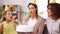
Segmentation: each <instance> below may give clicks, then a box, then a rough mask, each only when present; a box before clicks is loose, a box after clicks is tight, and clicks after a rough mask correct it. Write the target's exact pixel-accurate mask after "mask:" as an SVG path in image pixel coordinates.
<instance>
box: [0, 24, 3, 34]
mask: <svg viewBox="0 0 60 34" xmlns="http://www.w3.org/2000/svg"><path fill="white" fill-rule="evenodd" d="M2 32H3V25H2V23H0V34H2Z"/></svg>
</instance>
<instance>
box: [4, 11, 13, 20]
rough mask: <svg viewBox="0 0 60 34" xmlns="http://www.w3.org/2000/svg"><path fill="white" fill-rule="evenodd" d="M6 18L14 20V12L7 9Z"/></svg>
mask: <svg viewBox="0 0 60 34" xmlns="http://www.w3.org/2000/svg"><path fill="white" fill-rule="evenodd" d="M5 18H6V19H8V20H12V12H11V11H7V12H6V15H5Z"/></svg>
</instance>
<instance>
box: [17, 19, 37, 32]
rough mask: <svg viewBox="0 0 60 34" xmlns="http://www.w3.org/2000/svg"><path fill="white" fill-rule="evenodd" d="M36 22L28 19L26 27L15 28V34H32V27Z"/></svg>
mask: <svg viewBox="0 0 60 34" xmlns="http://www.w3.org/2000/svg"><path fill="white" fill-rule="evenodd" d="M36 22H37V20H36V19H35V18H34V19H31V18H30V19H29V20H28V22H27V24H26V25H21V24H20V25H18V26H17V27H16V31H17V32H33V27H34V25H35V24H36Z"/></svg>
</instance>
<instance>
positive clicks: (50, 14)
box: [48, 7, 52, 16]
mask: <svg viewBox="0 0 60 34" xmlns="http://www.w3.org/2000/svg"><path fill="white" fill-rule="evenodd" d="M48 16H52V11H51V7H48Z"/></svg>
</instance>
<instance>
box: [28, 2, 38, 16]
mask: <svg viewBox="0 0 60 34" xmlns="http://www.w3.org/2000/svg"><path fill="white" fill-rule="evenodd" d="M29 5H33V6H34V7H35V8H36V9H37V10H36V16H37V17H38V15H37V14H38V8H37V5H36V4H33V3H29V4H28V7H29Z"/></svg>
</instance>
